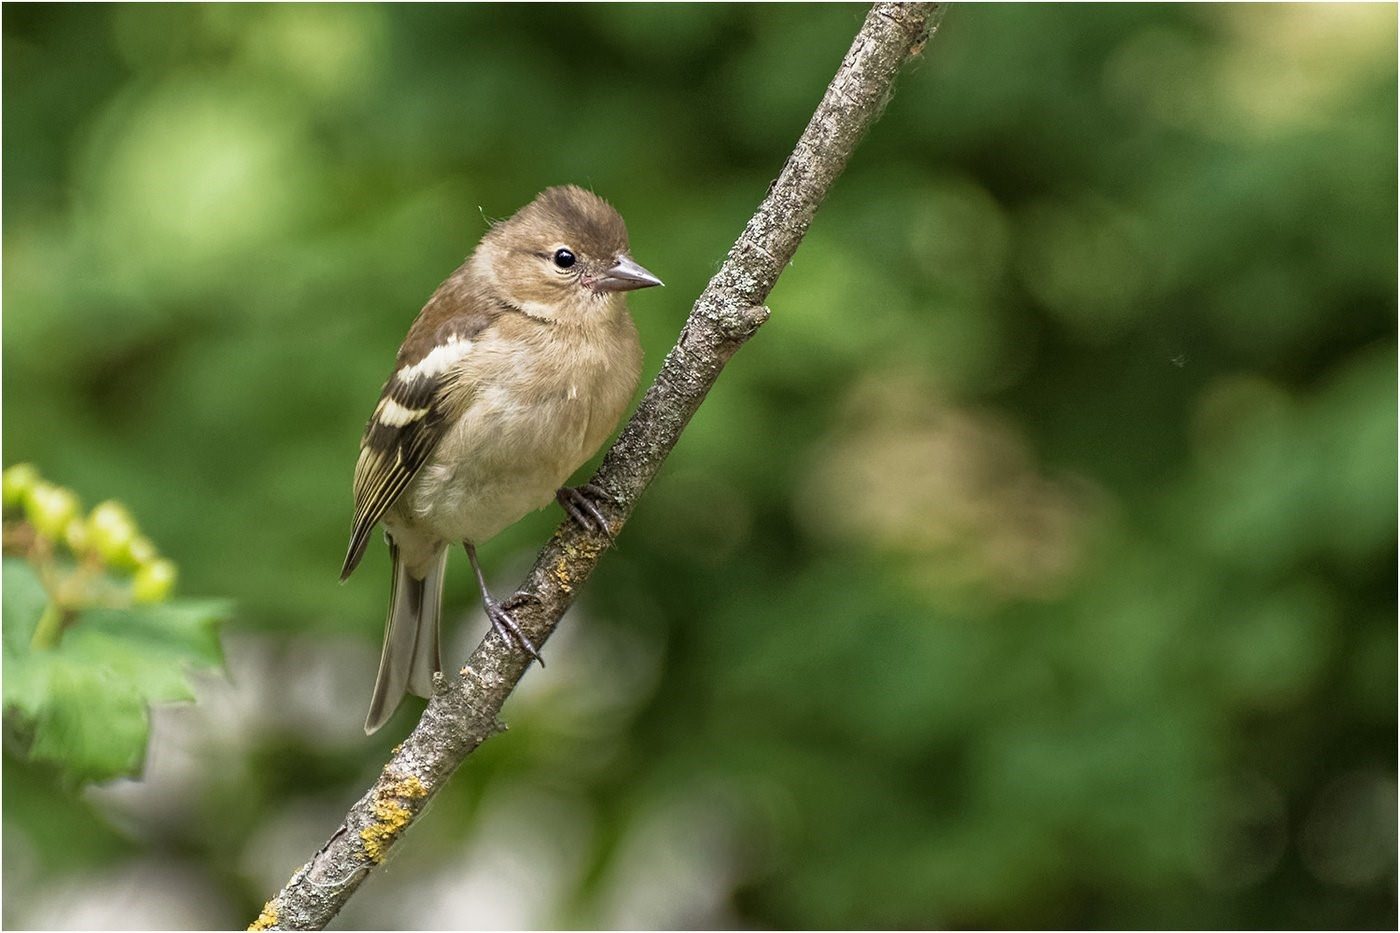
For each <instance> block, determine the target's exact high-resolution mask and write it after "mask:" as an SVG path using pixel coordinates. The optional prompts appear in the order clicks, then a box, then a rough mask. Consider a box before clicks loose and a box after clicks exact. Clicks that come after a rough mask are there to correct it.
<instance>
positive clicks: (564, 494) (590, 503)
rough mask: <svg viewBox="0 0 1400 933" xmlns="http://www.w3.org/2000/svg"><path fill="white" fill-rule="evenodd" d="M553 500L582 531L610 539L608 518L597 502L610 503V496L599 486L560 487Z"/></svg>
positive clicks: (591, 484)
mask: <svg viewBox="0 0 1400 933" xmlns="http://www.w3.org/2000/svg"><path fill="white" fill-rule="evenodd" d="M554 498H555V499H557V500H558V501H559V504H560V505H561V506H563V508H564V511H565V512H567V513H568V514H569V517H570V518H572V519H573V520H574V521H575V522H576V523H577V524H578V525H579V527H580V528H582V529H583V530H584V531H596V532H599V533H600V534H603V535H606V536H607V537H612V527H611V526H610V525H609V524H608V518H607V516H606V515H604V514H603V510H602V509H600V508H598V502H597V500H600V499H601V500H603V501H611V500H612V496H610V495H608V493H607V491H606V490H604V489H603V488H602V487H601V486H598V485H596V484H594V483H585V484H583V485H582V486H561V487H560V489H559V491H558V492H556V493H555V494H554Z"/></svg>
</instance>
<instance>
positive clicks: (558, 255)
mask: <svg viewBox="0 0 1400 933" xmlns="http://www.w3.org/2000/svg"><path fill="white" fill-rule="evenodd" d="M577 261H578V260H577V259H576V258H575V257H574V254H573V253H571V252H569V251H568V250H566V249H556V250H555V251H554V264H555V265H556V266H558V267H559V268H561V269H567V268H569V267H570V266H572V265H573V264H574V263H575V262H577Z"/></svg>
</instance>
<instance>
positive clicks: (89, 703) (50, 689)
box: [27, 652, 150, 782]
mask: <svg viewBox="0 0 1400 933" xmlns="http://www.w3.org/2000/svg"><path fill="white" fill-rule="evenodd" d="M27 666H29V667H30V668H32V670H31V671H30V674H31V677H32V678H33V681H34V682H35V683H36V684H41V687H40V691H41V693H42V697H43V700H42V702H41V703H40V704H39V706H38V708H37V710H36V711H35V716H34V719H33V723H32V728H33V733H32V735H33V737H32V740H31V742H30V745H29V757H30V758H32V759H34V760H37V761H49V762H52V763H54V764H56V765H58V766H59V767H60V768H61V769H62V770H63V771H64V772H65V773H66V774H67V776H68V777H69V778H71V779H72V780H74V781H75V782H81V781H105V780H108V779H110V778H114V777H119V776H122V775H129V774H134V773H135V772H137V771H139V770H140V768H141V763H142V760H143V759H144V758H145V754H146V739H147V738H148V736H149V734H150V714H149V712H148V711H147V707H146V700H145V698H144V697H143V696H142V695H141V693H140V691H139V690H137V689H136V687H135V686H134V685H133V684H132V683H130V682H128V681H126V680H124V679H123V678H121V677H120V676H118V675H116V674H113V673H112V672H111V671H109V670H106V669H103V668H100V667H94V666H92V665H90V664H86V663H83V662H81V661H77V660H75V659H73V658H69V657H65V656H64V655H63V654H62V653H59V652H35V653H34V655H33V656H31V658H30V659H29V661H28V663H27Z"/></svg>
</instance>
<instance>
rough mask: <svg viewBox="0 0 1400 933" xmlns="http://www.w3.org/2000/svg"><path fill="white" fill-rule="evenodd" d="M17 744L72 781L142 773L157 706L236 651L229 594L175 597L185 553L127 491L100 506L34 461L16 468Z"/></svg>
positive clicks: (8, 493)
mask: <svg viewBox="0 0 1400 933" xmlns="http://www.w3.org/2000/svg"><path fill="white" fill-rule="evenodd" d="M4 493H5V496H4V498H5V503H4V506H5V515H4V539H5V540H4V545H5V556H4V594H5V599H4V607H3V608H4V620H3V622H4V624H3V629H4V639H3V647H4V651H3V655H4V726H5V753H6V755H7V756H8V755H15V756H18V757H20V758H22V759H26V760H28V761H30V762H33V763H36V764H39V765H41V766H45V767H47V768H50V769H52V770H53V771H54V772H55V773H57V774H58V775H60V776H61V778H62V782H63V786H64V787H65V788H66V789H73V788H76V787H77V786H79V785H81V784H82V783H84V782H87V781H106V780H110V779H112V778H116V777H125V776H135V775H139V774H140V771H141V768H142V764H143V762H144V760H145V757H146V744H147V740H148V738H149V735H150V712H149V710H150V704H152V703H168V702H172V701H180V700H193V699H194V698H195V692H194V687H193V685H192V684H191V683H190V682H189V677H188V670H189V669H191V668H218V667H219V666H220V665H221V664H222V662H223V654H222V651H221V650H220V647H219V638H218V634H217V626H218V623H219V622H220V621H222V620H223V619H224V618H226V617H227V616H228V615H229V610H228V607H227V606H226V605H224V604H223V603H221V602H219V601H216V600H203V601H199V600H184V599H182V600H173V601H172V600H170V599H169V597H170V594H171V592H172V590H173V588H174V586H175V579H176V569H175V565H174V563H172V562H171V561H170V560H168V559H165V558H162V557H161V556H160V554H159V553H158V552H157V551H156V549H155V546H154V545H153V544H152V543H151V542H150V540H149V539H148V538H146V537H144V536H142V535H141V533H140V529H139V528H138V527H137V525H136V522H135V521H134V520H133V519H132V517H131V516H130V515H129V514H128V513H127V511H126V509H125V508H123V507H122V506H121V505H120V503H117V502H113V501H110V500H109V501H107V502H103V503H101V504H100V505H98V506H97V507H95V508H94V509H93V510H92V512H91V513H89V514H88V515H86V516H83V515H82V514H81V505H80V501H79V499H78V496H77V494H76V493H74V492H73V491H72V490H70V489H66V488H64V487H61V486H55V485H53V484H52V483H49V482H47V481H45V480H44V479H43V477H42V476H41V475H40V473H39V471H38V470H37V469H36V468H35V467H34V466H33V465H32V464H28V463H21V464H16V465H14V466H11V467H8V468H7V469H6V470H5V473H4Z"/></svg>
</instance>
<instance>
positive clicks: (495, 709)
mask: <svg viewBox="0 0 1400 933" xmlns="http://www.w3.org/2000/svg"><path fill="white" fill-rule="evenodd" d="M941 17H942V6H941V5H940V4H931V3H910V4H898V3H878V4H876V5H875V6H874V7H873V8H872V9H871V11H870V13H869V15H867V16H866V18H865V23H864V24H863V25H862V26H861V28H860V32H859V33H857V35H856V37H855V40H854V42H852V44H851V48H850V50H849V51H848V52H847V53H846V57H845V59H844V60H843V61H842V62H841V67H840V69H839V70H838V71H837V72H836V77H834V78H833V79H832V81H831V84H830V86H829V87H828V88H827V90H826V94H825V96H823V98H822V101H821V103H820V104H819V105H818V106H817V110H816V112H815V113H814V114H813V115H812V119H811V122H809V123H808V124H807V128H806V130H804V131H803V133H802V136H801V138H800V139H798V141H797V145H796V147H795V148H794V149H793V151H792V155H790V156H789V157H788V160H787V164H785V165H784V166H783V170H782V172H780V173H779V175H778V178H777V180H776V181H774V182H773V184H772V185H771V186H770V187H769V189H768V194H767V195H766V196H765V197H764V199H763V203H762V204H760V205H759V207H758V210H757V211H756V212H755V213H754V215H753V217H752V218H751V219H750V220H749V222H748V225H747V226H746V227H745V228H744V232H743V233H742V234H741V235H740V236H739V239H738V241H737V242H735V244H734V247H733V249H731V250H730V251H729V256H728V257H727V258H726V259H725V261H724V264H723V266H721V268H720V270H719V272H717V273H716V274H715V276H714V278H712V279H711V280H710V283H709V285H707V286H706V287H705V291H704V292H703V293H702V294H701V295H700V298H699V300H697V301H696V302H695V307H694V308H693V309H692V310H691V313H690V317H689V319H687V321H686V323H685V327H684V328H683V329H682V330H681V334H680V339H679V340H678V341H677V343H676V345H675V347H673V348H672V349H671V352H670V353H668V354H667V356H666V359H665V361H664V363H663V364H662V367H661V372H660V374H659V375H658V376H657V377H656V381H655V382H654V383H653V384H652V386H651V388H649V389H648V390H647V393H646V395H645V396H644V397H643V399H642V402H641V405H640V406H639V407H638V408H637V412H636V414H635V415H633V416H632V420H631V421H629V422H628V424H627V427H625V428H624V429H623V431H622V434H621V435H620V436H619V437H618V439H617V442H616V443H615V444H613V446H612V448H611V449H610V450H609V451H608V454H607V456H606V457H605V458H604V460H603V465H602V466H601V467H600V468H599V470H598V473H597V475H596V476H595V477H594V479H593V482H594V483H596V484H597V485H599V486H601V487H602V488H603V489H604V490H606V491H607V492H608V493H609V494H610V495H611V496H612V498H613V502H612V504H611V505H607V506H604V509H605V513H606V514H607V516H608V518H609V519H610V522H611V528H612V530H613V532H614V533H616V532H617V531H618V530H619V529H620V528H621V526H622V524H623V523H624V522H626V521H627V517H628V516H629V515H630V514H631V512H632V509H633V507H634V506H635V505H636V502H637V499H638V498H639V497H640V496H641V494H642V493H643V491H645V489H646V488H647V485H648V484H649V483H650V482H651V481H652V479H653V478H654V477H655V476H656V473H657V471H658V470H659V469H660V467H661V463H662V461H663V460H665V459H666V456H667V455H668V454H669V453H670V452H671V448H672V447H674V446H675V445H676V441H677V440H678V439H679V438H680V435H681V432H682V431H683V430H685V426H686V424H687V423H688V422H689V421H690V417H691V415H693V414H695V410H696V409H697V408H699V406H700V403H701V402H702V401H703V400H704V398H705V395H706V393H708V392H709V391H710V387H711V386H713V385H714V382H715V380H716V379H717V378H718V377H719V373H720V370H722V369H723V368H724V364H725V363H726V362H728V361H729V358H730V357H732V356H733V355H734V353H735V351H736V350H738V349H739V347H740V346H741V345H742V344H743V343H744V341H746V340H748V338H749V337H751V336H753V334H754V332H755V331H757V330H758V328H759V326H760V325H762V324H763V322H764V321H765V320H767V319H768V309H767V308H765V307H764V306H763V302H764V300H765V299H766V298H767V297H768V293H769V292H770V291H772V289H773V286H774V284H775V283H776V282H777V281H778V276H779V274H781V273H782V271H783V269H784V268H785V267H786V266H787V264H788V262H789V261H790V260H791V259H792V256H793V253H795V252H796V251H797V247H798V244H799V243H801V242H802V238H803V236H804V235H805V234H806V233H807V228H808V227H809V226H810V225H811V223H812V218H813V216H814V215H815V214H816V212H817V208H818V207H819V206H820V205H821V203H822V201H824V200H825V199H826V195H827V192H828V191H830V189H831V186H832V184H833V183H834V182H835V181H836V179H837V177H838V176H840V174H841V172H842V171H843V170H844V169H845V167H846V163H847V161H849V160H850V157H851V153H852V152H854V151H855V148H856V145H857V144H858V143H859V142H860V139H861V137H862V136H863V135H864V134H865V132H866V130H868V129H869V128H870V126H871V125H872V124H873V123H874V122H875V120H876V119H877V118H878V117H879V115H880V112H881V110H882V109H883V107H884V105H885V103H886V102H887V101H888V100H889V97H890V94H891V91H892V89H893V86H894V79H895V75H896V74H897V73H898V72H899V69H900V67H901V66H902V65H904V63H905V62H906V61H908V60H909V59H910V58H912V57H913V56H915V55H918V54H919V52H921V51H922V50H923V47H924V44H925V43H926V42H927V41H928V39H929V37H930V35H931V34H932V32H933V30H934V29H935V28H936V26H937V24H938V21H939V19H941ZM604 549H605V542H604V540H603V539H602V537H601V536H599V535H597V534H589V533H586V532H583V531H581V530H580V529H579V528H577V527H576V526H575V525H574V523H572V522H568V521H566V522H564V524H563V525H562V526H561V527H560V529H559V530H558V531H556V532H555V534H554V537H553V538H551V539H550V541H549V543H548V544H546V545H545V546H544V549H543V550H541V551H540V554H539V557H538V558H537V559H536V561H535V566H534V569H532V570H531V571H530V575H529V577H528V578H527V579H526V581H525V585H524V586H523V587H522V588H521V590H520V593H522V594H524V595H525V596H526V597H528V598H527V599H526V600H525V601H524V602H523V604H522V605H520V608H519V609H517V610H516V618H517V619H518V620H519V621H520V623H521V628H522V629H523V630H524V631H525V633H526V635H528V636H529V637H530V639H531V640H532V641H533V642H534V643H535V644H536V645H542V644H543V643H544V642H545V640H546V639H548V638H549V636H550V634H551V633H552V632H553V631H554V628H555V626H556V625H557V624H558V622H559V618H560V617H561V616H562V615H563V614H564V611H565V610H566V609H568V607H569V605H570V604H571V603H572V602H573V601H574V597H575V595H576V594H577V593H578V590H579V587H581V586H582V585H583V583H584V582H585V581H586V580H587V579H588V576H589V574H591V573H592V572H593V568H594V567H595V566H596V565H597V563H598V560H599V558H600V557H601V556H602V554H603V551H604ZM526 662H527V659H526V658H525V655H524V654H523V653H522V652H520V651H519V650H517V649H515V647H514V646H512V645H508V644H507V643H506V642H504V641H503V640H501V639H500V638H499V637H497V636H496V635H495V634H494V633H492V632H490V631H488V632H487V635H486V638H485V639H483V641H482V642H481V644H480V645H478V646H477V649H476V651H474V652H473V653H472V656H471V658H470V659H469V660H468V661H467V665H466V666H465V667H464V668H462V670H461V671H460V676H458V677H456V678H450V679H449V678H446V677H440V679H439V680H438V682H437V691H436V693H435V695H434V696H433V698H432V699H431V700H429V701H428V706H427V709H426V710H424V712H423V717H422V719H420V720H419V722H418V725H417V727H416V728H415V729H414V730H413V732H412V734H410V735H409V737H408V738H407V739H405V740H404V742H403V744H401V745H400V746H398V747H397V748H396V749H395V750H394V753H393V756H392V757H391V758H390V759H389V762H388V764H386V765H385V766H384V770H383V771H382V772H381V773H380V775H379V779H378V780H377V781H375V783H374V786H373V787H371V788H370V789H369V792H368V793H366V794H365V795H364V796H363V797H362V798H360V799H359V800H358V801H357V802H356V803H355V805H354V806H352V807H351V808H350V812H349V813H348V814H347V815H346V817H345V822H344V823H343V824H342V825H341V826H340V828H339V829H338V830H336V832H335V834H334V835H332V836H331V838H330V841H329V842H327V843H326V845H325V846H324V847H322V849H321V851H320V852H318V853H316V855H315V856H313V857H312V859H311V861H309V862H307V863H306V864H305V865H304V866H302V867H301V868H300V869H299V870H298V871H297V872H296V874H295V875H293V876H292V879H291V880H290V881H289V882H287V886H286V887H285V888H283V889H282V890H281V892H279V893H278V894H277V896H276V897H274V898H273V899H272V900H270V901H268V902H267V904H266V906H264V908H263V912H262V914H261V915H260V916H259V917H258V919H257V921H256V922H255V923H254V924H253V927H252V928H253V929H288V930H311V929H321V928H322V927H324V926H325V925H326V924H327V923H328V922H330V920H331V919H332V918H333V917H335V915H336V914H337V913H338V912H339V911H340V908H341V907H343V906H344V904H345V902H346V901H348V900H349V899H350V896H351V895H352V894H354V893H355V891H356V889H357V888H358V887H359V886H360V883H361V882H362V881H363V880H364V879H365V877H366V876H367V875H368V874H369V873H370V872H371V871H372V870H373V869H374V868H375V867H376V866H377V865H378V864H379V863H380V862H382V861H383V860H384V857H385V856H386V855H387V854H388V851H389V849H390V847H392V846H393V844H394V842H395V840H397V839H398V837H399V836H400V835H401V834H402V833H403V831H404V829H406V828H407V827H408V826H409V825H410V824H412V822H413V821H414V820H415V819H416V818H417V817H418V815H419V814H421V813H422V812H423V808H424V807H425V806H426V805H427V803H428V801H429V800H430V799H432V796H433V795H434V794H435V793H436V792H437V791H438V790H439V789H441V788H442V787H443V786H444V785H445V784H446V782H447V780H448V779H449V778H450V777H451V776H452V773H453V772H454V771H456V770H457V767H458V766H459V765H460V764H461V763H462V761H463V760H464V759H465V758H466V757H467V755H469V754H471V752H472V751H473V750H474V749H475V748H476V747H477V746H478V745H480V744H481V743H482V742H484V741H485V740H486V739H488V738H490V737H491V736H492V735H494V734H495V733H496V732H498V731H500V729H501V728H502V727H501V726H500V724H499V721H498V720H497V718H496V717H497V715H498V714H499V713H500V710H501V706H502V705H503V704H504V703H505V701H506V698H507V697H508V696H509V695H510V692H511V691H512V690H513V689H514V688H515V685H516V683H517V682H518V681H519V680H520V677H521V675H523V674H524V673H525V669H526V667H527V663H526Z"/></svg>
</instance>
